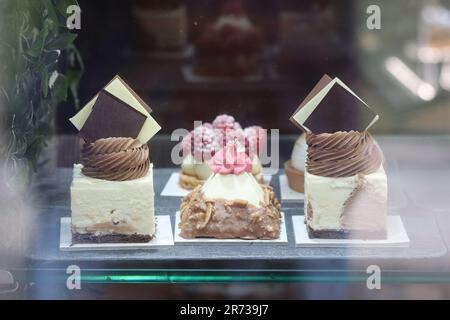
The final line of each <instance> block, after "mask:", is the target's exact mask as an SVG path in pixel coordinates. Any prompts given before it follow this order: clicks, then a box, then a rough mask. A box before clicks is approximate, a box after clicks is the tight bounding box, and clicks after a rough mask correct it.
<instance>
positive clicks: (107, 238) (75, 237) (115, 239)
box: [72, 233, 153, 244]
mask: <svg viewBox="0 0 450 320" xmlns="http://www.w3.org/2000/svg"><path fill="white" fill-rule="evenodd" d="M152 239H153V236H150V235H142V234H119V233H114V234H105V235H101V236H96V235H93V234H92V233H86V234H82V233H72V243H73V244H77V243H145V242H150V240H152Z"/></svg>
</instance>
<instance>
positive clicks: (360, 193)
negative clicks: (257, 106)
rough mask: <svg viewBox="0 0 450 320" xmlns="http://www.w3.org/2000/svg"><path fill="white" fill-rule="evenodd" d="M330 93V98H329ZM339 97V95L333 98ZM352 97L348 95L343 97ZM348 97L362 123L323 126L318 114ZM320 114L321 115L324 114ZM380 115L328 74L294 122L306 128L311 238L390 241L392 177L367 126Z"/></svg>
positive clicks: (307, 213)
mask: <svg viewBox="0 0 450 320" xmlns="http://www.w3.org/2000/svg"><path fill="white" fill-rule="evenodd" d="M327 95H328V96H329V97H327ZM336 95H337V96H339V97H340V99H339V100H337V99H334V98H333V97H336ZM345 96H347V99H346V100H344V99H342V98H343V97H345ZM335 101H346V107H348V106H351V107H353V108H356V110H355V111H358V112H359V114H360V118H361V121H359V122H357V123H353V122H349V123H338V124H336V126H335V127H334V128H337V129H338V130H335V129H334V128H323V127H322V126H321V124H319V123H318V121H317V119H318V117H317V114H319V113H320V114H321V115H324V114H326V112H327V109H329V108H338V107H339V104H336V103H335ZM319 118H320V117H319ZM377 119H378V115H376V114H375V113H374V112H373V110H372V109H370V108H369V107H368V106H367V104H366V103H365V102H364V101H362V100H361V98H359V97H358V96H357V95H356V94H355V93H354V92H353V91H351V90H350V89H349V88H348V87H347V86H346V85H345V84H344V83H343V82H342V81H340V80H339V79H338V78H335V79H331V78H330V77H328V76H324V77H323V78H322V79H321V80H320V81H319V83H318V84H317V85H316V87H315V88H314V89H313V90H312V91H311V93H310V94H309V95H308V97H307V98H306V99H305V100H304V101H303V102H302V103H301V105H300V107H299V108H298V109H297V111H296V112H295V114H294V115H293V117H292V118H291V120H292V121H293V122H294V123H296V124H297V125H299V127H300V128H302V130H304V131H305V132H306V143H307V145H308V149H307V159H306V167H305V203H304V212H305V223H306V227H307V229H308V234H309V236H310V238H328V239H386V238H387V177H386V173H385V171H384V168H383V163H382V162H383V155H382V152H381V150H380V148H379V147H378V145H377V144H376V143H375V142H374V139H373V138H372V136H371V135H370V133H369V132H368V131H367V129H368V128H369V127H370V126H371V125H372V124H373V123H374V122H375V121H376V120H377Z"/></svg>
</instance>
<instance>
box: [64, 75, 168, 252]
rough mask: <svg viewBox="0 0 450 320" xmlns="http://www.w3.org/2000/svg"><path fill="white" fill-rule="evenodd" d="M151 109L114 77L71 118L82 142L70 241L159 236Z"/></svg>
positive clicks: (75, 171)
mask: <svg viewBox="0 0 450 320" xmlns="http://www.w3.org/2000/svg"><path fill="white" fill-rule="evenodd" d="M150 113H151V109H150V107H149V106H148V105H146V104H145V103H144V101H143V100H142V99H140V98H139V97H138V96H137V94H136V93H135V92H134V91H132V90H131V88H130V87H129V86H128V85H127V84H126V83H125V82H124V81H123V80H122V79H121V78H119V77H117V76H116V77H115V78H114V79H113V80H112V81H111V82H110V83H109V84H108V85H107V86H106V87H105V88H104V89H103V90H101V91H100V92H99V93H98V94H97V95H96V96H95V97H94V98H93V99H92V100H91V101H90V102H89V103H88V104H87V105H86V106H85V107H84V108H83V109H82V110H81V111H80V112H79V113H77V114H76V115H75V116H74V117H72V118H71V119H70V121H71V122H72V124H73V125H74V126H75V127H76V128H77V129H78V130H79V134H80V136H81V138H82V139H83V146H82V150H81V163H80V164H75V165H74V168H73V181H72V184H71V187H70V196H71V215H72V223H71V229H72V243H74V244H75V243H119V242H131V243H139V242H149V241H150V240H151V239H152V238H153V236H154V234H155V217H154V190H153V172H152V167H153V166H152V164H151V162H150V158H149V148H148V146H147V142H148V141H149V140H150V138H151V137H152V136H153V135H154V134H156V132H157V131H158V130H159V129H160V127H159V125H158V124H157V123H156V121H155V120H154V119H153V118H152V116H151V115H150Z"/></svg>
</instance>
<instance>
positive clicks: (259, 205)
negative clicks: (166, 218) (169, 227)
mask: <svg viewBox="0 0 450 320" xmlns="http://www.w3.org/2000/svg"><path fill="white" fill-rule="evenodd" d="M238 149H239V148H238V147H237V146H236V144H234V143H229V144H228V145H227V147H226V148H224V149H222V150H221V151H219V152H218V153H216V154H215V156H214V157H213V159H212V160H211V163H210V164H211V170H212V171H213V174H212V175H211V176H210V177H209V178H208V180H207V181H206V182H205V183H204V184H203V185H202V186H198V187H196V188H195V189H194V190H193V191H191V193H189V194H188V195H187V196H186V197H184V198H183V200H182V203H181V208H180V215H181V217H180V218H181V219H180V224H179V227H180V230H181V233H180V235H181V236H182V237H184V238H196V237H212V238H228V239H229V238H242V239H277V238H279V236H280V222H281V213H280V204H279V203H278V200H277V199H276V197H275V193H274V191H273V190H272V187H270V186H264V185H261V184H259V183H258V182H257V181H256V179H255V178H254V176H253V175H252V174H251V160H250V158H249V157H248V156H247V155H246V154H245V152H244V151H243V150H238Z"/></svg>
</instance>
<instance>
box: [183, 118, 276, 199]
mask: <svg viewBox="0 0 450 320" xmlns="http://www.w3.org/2000/svg"><path fill="white" fill-rule="evenodd" d="M234 140H238V141H240V143H241V144H242V145H243V146H245V152H246V153H247V155H248V156H249V157H250V159H251V168H252V170H251V173H252V174H253V175H254V177H255V178H256V180H257V181H258V182H260V183H263V174H262V166H261V162H260V160H259V157H258V154H260V152H261V150H262V148H263V146H264V145H265V144H266V141H267V132H266V130H264V129H262V128H261V127H259V126H251V127H248V128H245V129H242V127H241V125H240V124H239V123H238V122H237V121H236V120H235V119H234V117H232V116H229V115H226V114H223V115H219V116H217V117H216V119H214V121H213V122H212V123H203V124H202V125H201V126H198V127H196V128H195V129H194V130H192V131H191V132H190V133H189V134H188V135H186V136H185V137H184V138H183V141H182V144H183V157H184V158H183V163H182V164H181V173H180V180H179V185H180V186H181V187H182V188H184V189H187V190H192V189H194V188H196V187H197V186H199V185H200V184H202V183H203V182H205V181H206V180H207V179H208V178H209V177H210V176H211V174H212V173H213V172H212V170H211V168H210V166H209V164H208V161H209V160H210V159H211V158H212V156H214V154H215V153H216V152H218V151H219V150H220V149H221V148H223V147H224V146H225V145H226V144H227V142H229V141H234Z"/></svg>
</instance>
